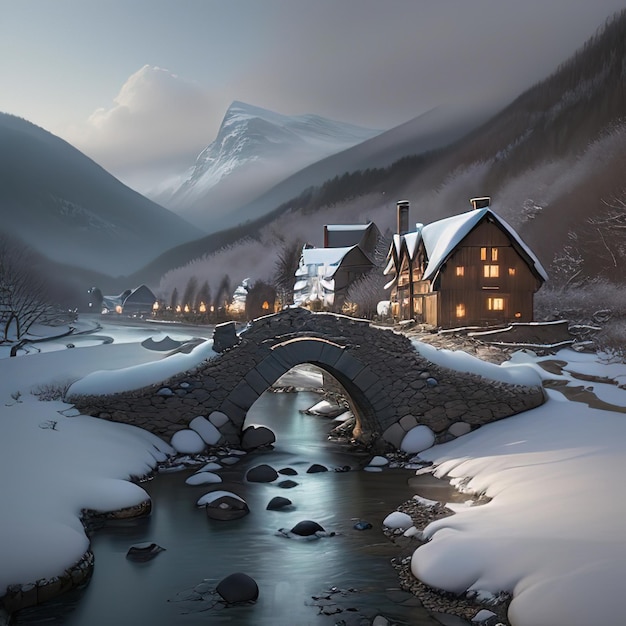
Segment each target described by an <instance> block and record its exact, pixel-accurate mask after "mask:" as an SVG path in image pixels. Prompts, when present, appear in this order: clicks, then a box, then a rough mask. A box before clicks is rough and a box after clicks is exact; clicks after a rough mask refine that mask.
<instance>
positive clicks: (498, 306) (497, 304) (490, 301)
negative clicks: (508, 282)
mask: <svg viewBox="0 0 626 626" xmlns="http://www.w3.org/2000/svg"><path fill="white" fill-rule="evenodd" d="M487 310H488V311H504V298H487Z"/></svg>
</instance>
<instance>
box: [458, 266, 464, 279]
mask: <svg viewBox="0 0 626 626" xmlns="http://www.w3.org/2000/svg"><path fill="white" fill-rule="evenodd" d="M456 275H457V276H465V266H463V265H457V266H456Z"/></svg>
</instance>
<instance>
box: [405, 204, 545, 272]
mask: <svg viewBox="0 0 626 626" xmlns="http://www.w3.org/2000/svg"><path fill="white" fill-rule="evenodd" d="M488 215H489V216H491V217H493V219H494V220H495V221H496V222H497V223H498V224H500V225H501V226H502V227H503V228H504V229H505V230H506V231H507V233H508V234H509V235H510V237H511V238H512V239H513V240H514V241H516V242H517V243H518V244H519V246H520V247H521V248H522V249H523V250H524V252H525V253H526V254H527V255H528V257H529V258H530V259H531V262H532V263H533V265H534V267H535V270H536V271H537V273H538V274H539V275H540V276H541V277H542V278H543V279H544V280H547V279H548V275H547V274H546V271H545V270H544V268H543V267H542V265H541V263H540V262H539V259H537V257H536V256H535V255H534V254H533V252H532V251H531V250H530V248H529V247H528V246H527V245H526V244H525V243H524V242H523V241H522V239H521V238H520V236H519V235H518V234H517V233H516V232H515V230H513V228H512V227H511V226H509V224H507V223H506V222H505V221H504V220H503V219H502V218H501V217H499V216H498V215H496V214H495V213H494V212H493V211H492V210H491V209H489V208H488V207H485V208H483V209H475V210H473V211H467V212H466V213H461V214H460V215H454V216H452V217H447V218H445V219H442V220H438V221H436V222H432V223H431V224H427V225H426V226H424V227H423V228H422V229H421V237H422V240H423V241H424V247H425V248H426V254H427V255H428V265H427V266H426V270H425V271H424V276H423V280H428V279H432V278H434V277H435V276H436V274H437V272H438V271H439V270H440V269H441V266H442V265H443V264H444V263H445V262H446V260H447V259H448V257H449V256H450V254H452V252H453V251H454V249H455V248H456V246H458V245H459V243H461V241H462V240H463V239H464V238H465V237H466V236H467V235H468V234H469V232H470V231H471V230H472V229H473V228H474V226H476V225H477V224H478V223H479V222H480V221H481V220H482V219H483V218H485V217H486V216H488ZM408 234H410V235H412V234H414V233H408ZM404 237H405V240H406V238H407V235H405V236H404Z"/></svg>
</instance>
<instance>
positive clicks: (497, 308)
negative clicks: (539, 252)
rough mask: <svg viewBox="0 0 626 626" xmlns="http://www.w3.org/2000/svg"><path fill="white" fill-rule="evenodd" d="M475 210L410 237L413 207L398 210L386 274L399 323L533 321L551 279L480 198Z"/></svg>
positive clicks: (442, 324) (418, 230) (486, 200)
mask: <svg viewBox="0 0 626 626" xmlns="http://www.w3.org/2000/svg"><path fill="white" fill-rule="evenodd" d="M471 202H472V206H473V207H474V208H473V210H471V211H467V212H466V213H462V214H460V215H455V216H452V217H448V218H445V219H442V220H439V221H436V222H433V223H431V224H427V225H425V226H424V225H422V224H418V225H417V226H416V229H415V231H413V232H406V230H408V229H407V228H406V224H407V222H408V202H406V201H401V202H399V203H398V233H397V234H396V235H394V240H393V243H392V245H391V248H390V251H389V255H388V262H387V266H386V268H385V274H387V275H389V276H390V277H391V280H390V281H389V282H388V283H387V287H388V288H390V289H391V297H390V300H391V310H392V313H393V315H394V316H395V317H397V318H398V319H415V320H416V321H418V322H422V323H425V324H431V325H433V326H436V327H441V328H454V327H459V326H487V325H496V324H507V323H510V322H529V321H532V319H533V297H534V294H535V292H536V291H537V290H538V289H539V288H540V287H541V285H542V284H543V282H544V281H545V280H546V279H547V275H546V272H545V270H544V269H543V267H542V266H541V263H540V262H539V260H538V259H537V257H536V256H535V255H534V254H533V252H532V251H531V250H530V248H529V247H528V246H527V245H526V244H525V243H524V242H523V241H522V239H521V238H520V236H519V235H518V234H517V233H516V232H515V230H514V229H513V228H512V227H511V226H509V225H508V224H507V223H506V222H505V221H504V220H503V219H502V218H500V217H499V216H498V215H496V214H495V213H494V212H493V211H492V210H491V209H490V207H489V198H487V197H483V198H474V199H473V200H472V201H471Z"/></svg>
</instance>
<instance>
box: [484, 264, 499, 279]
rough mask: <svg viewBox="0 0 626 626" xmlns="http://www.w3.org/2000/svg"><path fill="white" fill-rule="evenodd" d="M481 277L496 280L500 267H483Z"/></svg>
mask: <svg viewBox="0 0 626 626" xmlns="http://www.w3.org/2000/svg"><path fill="white" fill-rule="evenodd" d="M483 276H484V277H485V278H498V276H500V266H499V265H483Z"/></svg>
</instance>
